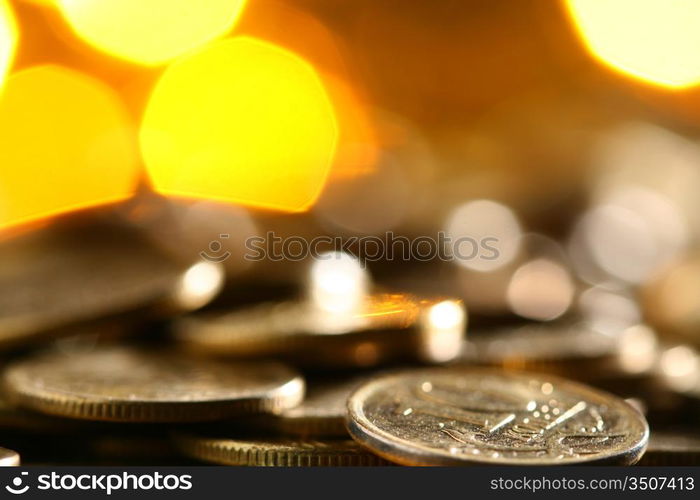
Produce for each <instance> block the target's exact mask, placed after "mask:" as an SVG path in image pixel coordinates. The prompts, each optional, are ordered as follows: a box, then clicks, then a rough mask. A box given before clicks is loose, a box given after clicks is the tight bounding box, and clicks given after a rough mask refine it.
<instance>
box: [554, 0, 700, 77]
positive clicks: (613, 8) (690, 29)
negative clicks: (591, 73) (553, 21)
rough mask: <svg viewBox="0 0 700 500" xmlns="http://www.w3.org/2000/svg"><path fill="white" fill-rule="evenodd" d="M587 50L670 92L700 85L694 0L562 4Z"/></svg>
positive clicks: (699, 16)
mask: <svg viewBox="0 0 700 500" xmlns="http://www.w3.org/2000/svg"><path fill="white" fill-rule="evenodd" d="M566 5H567V8H568V11H569V14H570V15H571V18H572V20H573V24H574V26H575V28H576V30H577V31H578V33H579V35H580V37H581V38H582V40H583V42H584V44H585V45H586V48H587V49H588V51H589V52H590V53H591V54H592V55H593V56H594V57H595V58H596V59H598V60H600V61H601V62H602V63H603V64H605V65H606V66H609V67H611V68H613V69H614V70H616V71H619V72H622V73H625V74H627V75H630V76H632V77H634V78H638V79H641V80H643V81H646V82H649V83H653V84H657V85H661V86H664V87H670V88H684V87H689V86H692V85H697V84H698V83H700V53H698V51H697V47H698V45H700V30H698V29H697V26H698V23H700V3H699V2H697V1H696V0H673V1H671V2H669V1H668V0H605V1H603V0H566Z"/></svg>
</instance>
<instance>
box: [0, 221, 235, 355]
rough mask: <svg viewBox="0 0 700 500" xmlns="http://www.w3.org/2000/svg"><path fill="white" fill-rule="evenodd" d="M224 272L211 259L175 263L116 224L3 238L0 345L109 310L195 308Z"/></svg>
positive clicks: (0, 253)
mask: <svg viewBox="0 0 700 500" xmlns="http://www.w3.org/2000/svg"><path fill="white" fill-rule="evenodd" d="M222 277H223V275H222V271H221V269H220V268H218V267H216V266H215V265H213V264H210V263H197V264H194V265H191V263H187V264H182V263H179V262H175V261H174V260H173V259H171V258H168V256H166V255H164V254H163V252H161V251H159V250H158V249H156V248H155V247H153V246H152V245H151V244H149V243H148V242H147V241H146V240H145V239H144V238H143V236H142V235H140V234H139V233H138V231H135V230H131V229H127V228H125V227H124V226H122V225H118V224H111V225H110V224H104V225H98V224H91V225H80V226H76V227H70V228H66V227H61V228H60V229H59V228H56V229H46V230H41V231H39V232H36V233H31V234H29V235H27V236H23V237H19V238H17V239H15V240H10V241H8V242H3V243H2V245H0V347H3V348H5V347H7V348H13V347H15V346H16V345H24V344H26V343H29V342H32V341H36V340H38V337H39V338H40V337H41V335H43V334H46V333H62V332H63V330H64V329H67V328H68V327H70V326H72V325H76V324H82V323H89V322H92V321H96V320H98V319H100V318H104V317H114V316H123V315H125V314H127V313H130V314H136V313H139V314H144V313H149V314H151V315H153V314H154V313H155V312H159V311H160V310H161V309H167V310H168V311H170V310H172V309H174V308H175V309H178V310H190V309H193V308H195V307H199V306H201V305H203V304H204V303H206V302H207V301H208V300H210V299H211V298H212V297H213V296H214V295H215V294H216V293H217V291H218V289H219V286H220V284H221V279H222ZM67 333H70V332H67Z"/></svg>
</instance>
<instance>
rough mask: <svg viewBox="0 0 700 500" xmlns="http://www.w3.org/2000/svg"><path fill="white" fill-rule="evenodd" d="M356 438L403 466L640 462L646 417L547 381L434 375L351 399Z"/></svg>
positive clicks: (398, 380)
mask: <svg viewBox="0 0 700 500" xmlns="http://www.w3.org/2000/svg"><path fill="white" fill-rule="evenodd" d="M348 413H349V419H348V430H349V431H350V434H351V435H352V436H353V438H354V439H356V440H357V441H358V442H360V443H361V444H363V445H365V446H367V447H368V448H369V449H370V450H372V451H373V452H375V453H377V454H379V455H380V456H382V457H384V458H387V459H388V460H391V461H394V462H397V463H400V464H404V465H468V464H475V463H477V464H479V463H480V464H499V465H526V464H529V465H566V464H577V463H591V462H595V463H617V464H631V463H634V462H636V461H637V460H638V459H639V457H640V456H641V454H642V453H643V451H644V447H645V446H646V443H647V439H648V435H649V428H648V426H647V423H646V421H645V420H644V417H643V416H642V415H641V414H640V413H638V412H637V411H636V410H635V409H633V408H632V407H631V406H629V405H628V404H627V403H625V402H624V401H623V400H621V399H618V398H616V397H614V396H612V395H609V394H607V393H604V392H599V391H597V390H595V389H592V388H589V387H587V386H584V385H581V384H577V383H574V382H569V381H566V380H564V379H559V378H555V377H551V376H547V375H531V374H526V373H519V374H516V373H508V372H500V371H494V370H480V369H456V368H452V369H432V370H417V371H413V372H405V373H400V374H395V375H390V376H385V377H379V378H377V379H374V380H372V381H370V382H368V383H366V384H365V385H363V386H361V387H360V388H359V389H357V390H356V391H355V392H354V393H353V394H352V395H351V396H350V399H349V400H348Z"/></svg>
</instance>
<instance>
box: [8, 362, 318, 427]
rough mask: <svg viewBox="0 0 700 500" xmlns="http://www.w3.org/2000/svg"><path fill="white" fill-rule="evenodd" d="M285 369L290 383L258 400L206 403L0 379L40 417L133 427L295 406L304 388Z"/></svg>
mask: <svg viewBox="0 0 700 500" xmlns="http://www.w3.org/2000/svg"><path fill="white" fill-rule="evenodd" d="M274 364H275V365H279V366H284V367H285V368H286V369H287V370H288V371H289V375H290V379H289V380H288V381H287V382H285V383H284V384H282V385H280V386H279V387H277V388H275V389H272V390H270V391H268V392H267V393H266V394H264V395H260V396H259V397H247V398H238V399H233V398H231V399H222V400H209V401H187V402H170V401H129V400H106V399H100V398H94V399H93V398H87V397H83V396H79V395H76V394H71V395H70V396H67V395H65V394H60V393H58V392H54V391H50V390H42V389H41V388H37V387H33V386H29V387H24V386H21V385H20V384H16V383H13V382H12V370H13V368H15V367H17V366H21V362H20V363H17V364H16V365H11V366H10V367H8V369H7V370H6V371H5V373H4V374H3V377H2V385H3V388H4V391H5V394H6V396H7V399H8V401H9V402H10V403H12V404H15V405H17V406H20V407H23V408H29V409H31V410H35V411H38V412H41V413H45V414H49V415H54V416H58V417H66V418H74V419H81V420H93V421H94V420H98V421H109V422H134V423H147V422H153V423H168V422H171V423H177V422H203V421H209V420H221V419H224V418H229V417H236V416H240V415H250V414H256V413H277V412H279V411H281V410H284V409H286V408H291V407H294V406H296V405H298V404H299V403H300V402H301V401H302V400H303V398H304V391H305V387H306V384H305V382H304V379H303V377H302V376H301V375H300V374H299V373H297V372H296V371H295V370H293V369H292V368H291V367H287V366H286V365H283V364H280V363H274Z"/></svg>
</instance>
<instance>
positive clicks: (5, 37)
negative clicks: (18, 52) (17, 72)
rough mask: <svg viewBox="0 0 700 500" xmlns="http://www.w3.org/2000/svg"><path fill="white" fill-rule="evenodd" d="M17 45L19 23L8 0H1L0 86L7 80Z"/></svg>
mask: <svg viewBox="0 0 700 500" xmlns="http://www.w3.org/2000/svg"><path fill="white" fill-rule="evenodd" d="M15 45H17V25H16V24H15V19H14V16H13V14H12V11H11V10H10V6H9V5H8V3H7V1H6V0H0V88H2V86H3V83H4V82H5V75H7V72H8V70H9V69H10V66H11V65H12V59H13V57H14V54H15Z"/></svg>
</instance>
